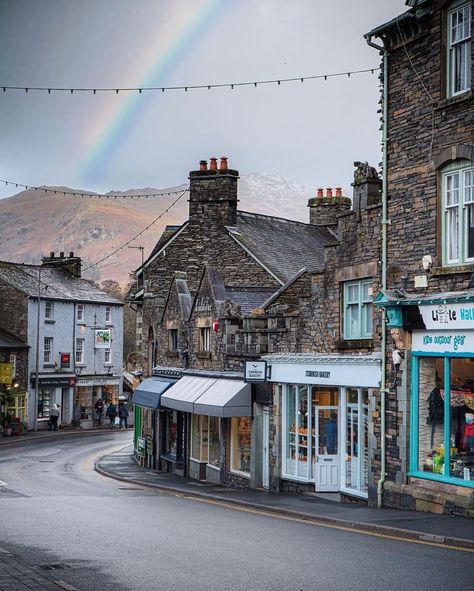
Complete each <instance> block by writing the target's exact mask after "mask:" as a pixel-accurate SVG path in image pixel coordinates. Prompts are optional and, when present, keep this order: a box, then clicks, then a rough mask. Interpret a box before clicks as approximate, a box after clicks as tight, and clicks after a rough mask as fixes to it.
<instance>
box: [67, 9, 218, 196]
mask: <svg viewBox="0 0 474 591" xmlns="http://www.w3.org/2000/svg"><path fill="white" fill-rule="evenodd" d="M224 2H225V0H193V2H192V3H191V5H189V7H187V8H186V9H185V10H184V9H183V8H182V4H181V3H180V2H174V1H173V2H171V3H170V4H169V8H168V11H167V14H166V15H165V17H164V18H163V19H162V26H161V27H160V28H159V29H158V30H156V29H154V30H153V33H152V34H151V35H150V36H151V39H150V44H149V48H148V50H147V51H146V52H144V61H143V63H142V64H141V66H140V67H139V68H137V65H136V64H133V67H134V68H135V69H136V71H135V72H134V76H133V80H135V82H133V83H132V84H130V86H131V87H133V88H142V87H147V86H162V85H165V82H164V81H165V79H166V75H167V73H168V72H169V71H170V70H171V68H173V67H174V66H175V65H176V63H177V62H178V61H179V60H180V58H181V57H182V56H183V55H184V52H185V50H186V49H188V48H189V47H190V46H191V45H192V43H193V42H194V41H195V40H196V39H198V38H199V37H200V36H201V35H202V33H203V32H204V31H205V30H206V29H207V28H208V27H209V26H210V24H212V23H213V22H214V21H215V19H216V16H217V15H218V14H219V8H220V7H222V6H223V4H224ZM154 94H155V92H149V93H142V94H139V93H138V92H135V93H130V94H128V93H122V94H119V95H118V96H115V95H114V96H113V97H109V99H108V101H107V111H106V112H100V113H98V114H97V116H96V118H95V120H94V122H93V123H91V125H90V127H89V129H88V130H86V132H85V136H84V140H83V141H84V145H83V151H84V152H85V154H86V156H85V158H84V160H83V161H82V162H81V163H80V165H79V169H78V176H77V184H78V185H82V184H85V185H93V184H94V183H97V182H98V181H99V179H100V177H101V176H102V172H103V170H104V168H105V167H106V166H107V164H108V163H109V162H110V160H111V159H112V157H113V155H114V154H115V152H116V151H117V150H118V149H119V148H120V146H121V145H123V142H124V140H125V139H126V137H127V134H128V133H130V131H131V129H132V128H133V126H134V124H135V123H136V120H137V118H138V117H139V116H140V115H141V114H142V113H143V112H144V110H145V107H146V105H147V104H148V103H149V101H150V100H151V99H152V97H153V95H154ZM113 99H115V100H113ZM155 99H156V97H155Z"/></svg>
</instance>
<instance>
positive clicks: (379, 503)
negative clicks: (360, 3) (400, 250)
mask: <svg viewBox="0 0 474 591" xmlns="http://www.w3.org/2000/svg"><path fill="white" fill-rule="evenodd" d="M364 37H365V40H366V42H367V45H369V46H370V47H373V48H374V49H377V50H378V51H379V52H380V53H381V54H382V55H383V74H384V76H383V132H382V166H383V168H382V289H384V290H385V289H386V288H387V226H388V224H389V223H390V222H389V220H388V219H387V185H388V167H387V162H388V156H387V144H388V50H387V48H386V47H385V46H381V45H376V44H375V43H373V42H372V37H371V35H364ZM386 323H387V320H386V314H385V310H384V311H383V315H382V342H381V349H382V351H381V353H382V381H381V384H380V439H381V442H380V455H381V466H380V478H379V481H378V483H377V506H378V507H379V508H380V507H382V495H383V485H384V483H385V471H386V445H385V406H386V395H387V392H388V390H387V382H386V371H387V360H386V357H387V329H386Z"/></svg>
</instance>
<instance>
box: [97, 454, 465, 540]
mask: <svg viewBox="0 0 474 591" xmlns="http://www.w3.org/2000/svg"><path fill="white" fill-rule="evenodd" d="M96 470H97V472H99V473H100V474H102V475H103V476H108V477H110V478H115V479H116V480H119V481H122V482H127V483H131V484H134V485H139V486H146V487H151V488H156V489H158V490H161V491H164V492H169V493H172V494H179V495H180V496H185V497H192V498H196V499H200V500H203V501H212V502H216V503H218V504H223V505H224V504H225V505H226V506H228V505H231V506H235V507H236V508H238V507H240V508H244V510H255V511H258V512H259V513H262V512H263V513H268V514H272V515H277V516H280V517H282V518H285V517H286V518H293V519H300V520H303V521H310V522H312V523H318V524H320V525H326V526H329V527H338V528H341V529H348V530H352V531H354V532H360V533H365V534H369V535H375V536H377V535H379V536H384V537H390V538H395V539H404V540H407V541H408V540H410V541H413V542H419V543H425V544H432V545H435V546H443V547H452V548H459V549H461V548H463V549H466V550H471V551H474V519H466V518H463V517H455V516H450V515H436V514H432V513H422V512H416V511H400V510H397V509H388V508H383V509H378V508H374V507H367V506H365V505H361V504H354V503H342V502H335V501H332V500H327V499H324V498H320V497H317V496H313V495H287V494H270V493H269V492H267V491H265V490H255V489H235V488H227V487H224V486H219V485H214V484H209V483H206V482H198V481H196V480H192V479H190V478H185V477H181V476H176V475H174V474H164V473H160V472H155V471H152V470H149V469H146V468H142V467H141V466H139V465H138V464H137V462H136V461H135V458H134V456H133V450H132V446H127V447H125V448H124V449H122V450H120V451H117V452H115V453H112V454H109V455H106V456H104V457H102V458H101V459H100V460H99V461H98V462H96Z"/></svg>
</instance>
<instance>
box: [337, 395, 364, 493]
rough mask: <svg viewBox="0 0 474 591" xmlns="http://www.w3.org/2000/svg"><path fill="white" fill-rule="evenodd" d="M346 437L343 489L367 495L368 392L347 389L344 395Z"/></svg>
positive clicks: (344, 429) (344, 431) (344, 434)
mask: <svg viewBox="0 0 474 591" xmlns="http://www.w3.org/2000/svg"><path fill="white" fill-rule="evenodd" d="M343 406H344V417H343V419H344V420H343V423H344V428H343V437H344V446H345V461H344V469H343V486H344V488H346V489H349V490H352V491H354V492H359V493H363V494H366V493H367V480H368V454H369V451H368V439H369V432H368V409H369V391H368V389H367V388H347V389H346V390H345V395H344V403H343Z"/></svg>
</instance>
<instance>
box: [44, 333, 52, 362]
mask: <svg viewBox="0 0 474 591" xmlns="http://www.w3.org/2000/svg"><path fill="white" fill-rule="evenodd" d="M53 346H54V341H53V337H44V338H43V365H52V363H53Z"/></svg>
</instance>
